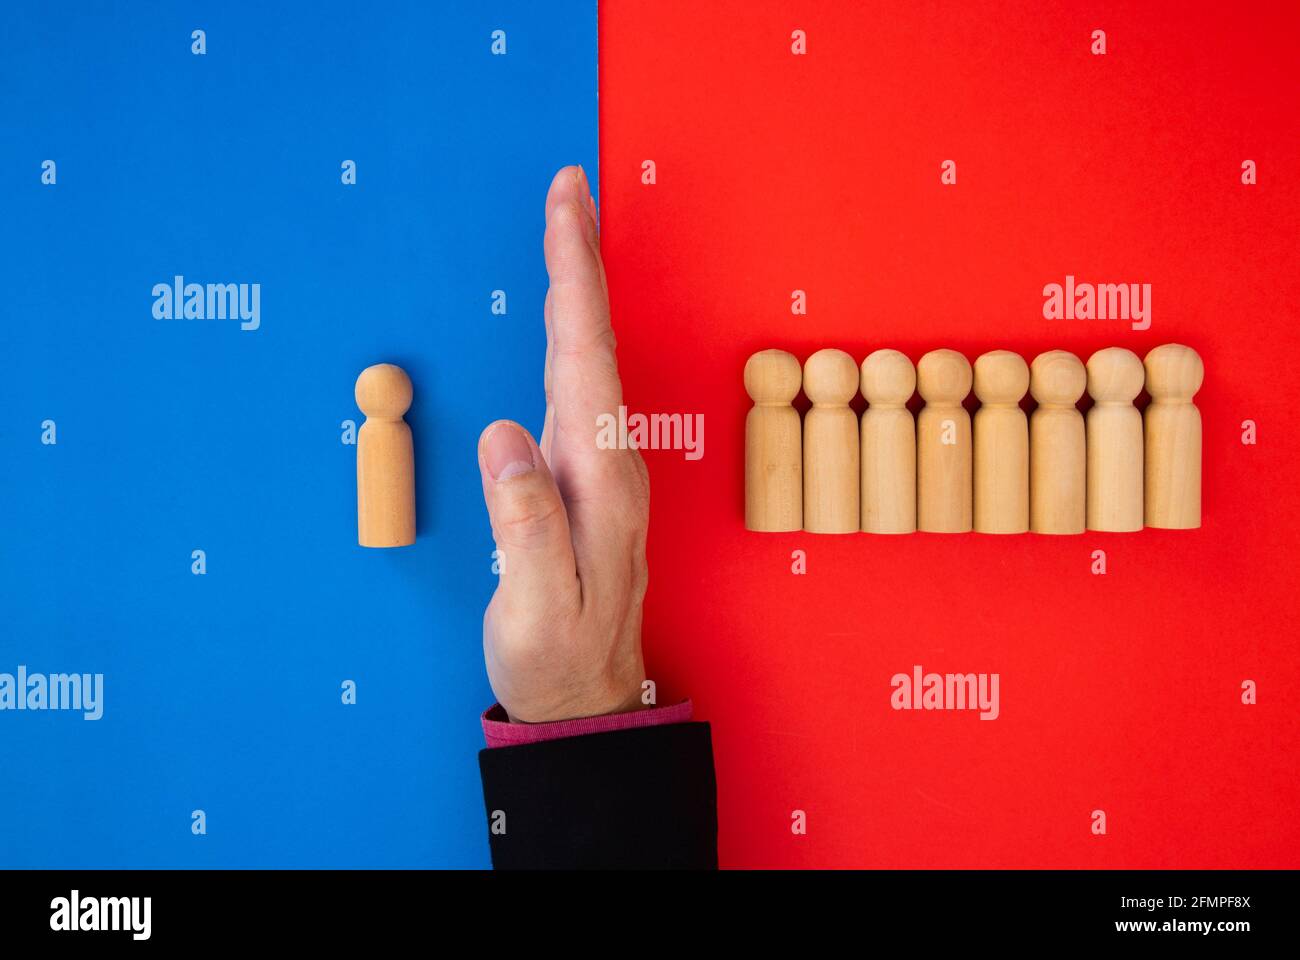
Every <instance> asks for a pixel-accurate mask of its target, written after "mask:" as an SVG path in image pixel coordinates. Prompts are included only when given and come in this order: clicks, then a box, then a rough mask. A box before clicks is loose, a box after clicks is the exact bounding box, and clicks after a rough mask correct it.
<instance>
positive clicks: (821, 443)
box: [803, 350, 860, 533]
mask: <svg viewBox="0 0 1300 960" xmlns="http://www.w3.org/2000/svg"><path fill="white" fill-rule="evenodd" d="M803 391H804V393H805V394H807V396H808V399H809V400H810V401H812V409H810V410H809V411H808V414H807V416H806V417H805V418H804V424H803V528H804V529H805V530H807V531H808V532H809V533H856V532H857V531H858V522H859V520H858V505H859V495H860V492H859V485H858V456H859V449H858V416H857V414H856V413H854V412H853V410H852V408H851V407H850V406H849V401H850V400H852V399H853V395H854V394H855V393H857V392H858V365H857V364H856V363H855V362H854V360H853V358H852V357H851V356H849V355H848V354H847V353H845V352H844V351H843V350H818V351H817V352H816V353H814V354H813V355H812V356H811V357H809V358H808V360H807V362H806V363H805V364H804V368H803Z"/></svg>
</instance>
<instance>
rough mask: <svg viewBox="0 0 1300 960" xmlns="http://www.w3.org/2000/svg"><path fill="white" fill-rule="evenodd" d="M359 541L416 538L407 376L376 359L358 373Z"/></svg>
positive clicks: (389, 543) (371, 543)
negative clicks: (362, 416) (362, 419)
mask: <svg viewBox="0 0 1300 960" xmlns="http://www.w3.org/2000/svg"><path fill="white" fill-rule="evenodd" d="M356 397H357V406H358V407H360V408H361V412H362V413H364V414H365V415H366V422H365V423H363V424H362V425H361V429H360V430H359V431H357V542H358V543H360V544H361V546H363V547H404V546H407V545H409V544H412V543H415V450H414V447H413V446H412V443H411V428H410V427H409V426H407V424H406V421H404V420H403V419H402V416H403V415H404V414H405V413H406V411H407V410H408V409H410V406H411V397H412V390H411V378H410V377H408V376H407V375H406V371H405V370H403V369H402V368H401V367H397V366H394V365H393V364H391V363H377V364H375V365H374V366H372V367H366V369H364V370H362V371H361V376H359V377H357V386H356Z"/></svg>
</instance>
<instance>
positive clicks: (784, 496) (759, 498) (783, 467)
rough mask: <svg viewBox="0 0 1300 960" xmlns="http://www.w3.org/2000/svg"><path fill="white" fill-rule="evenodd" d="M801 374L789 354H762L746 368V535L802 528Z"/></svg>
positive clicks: (749, 362)
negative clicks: (797, 406)
mask: <svg viewBox="0 0 1300 960" xmlns="http://www.w3.org/2000/svg"><path fill="white" fill-rule="evenodd" d="M802 380H803V371H802V369H801V368H800V366H799V361H798V360H797V359H796V358H795V356H794V355H793V354H790V353H786V352H785V351H784V350H761V351H759V352H758V353H756V354H754V355H753V356H752V357H750V358H749V360H748V361H747V362H746V363H745V390H746V391H747V392H748V393H749V396H750V399H751V400H753V401H754V406H753V407H751V408H750V410H749V413H748V414H746V415H745V529H746V530H759V531H763V532H769V533H771V532H779V531H786V530H800V529H802V528H803V447H802V443H801V439H802V436H801V425H800V422H799V411H798V410H796V409H795V408H794V407H793V406H791V401H792V400H794V398H795V396H796V395H797V394H798V393H799V385H800V383H801V382H802Z"/></svg>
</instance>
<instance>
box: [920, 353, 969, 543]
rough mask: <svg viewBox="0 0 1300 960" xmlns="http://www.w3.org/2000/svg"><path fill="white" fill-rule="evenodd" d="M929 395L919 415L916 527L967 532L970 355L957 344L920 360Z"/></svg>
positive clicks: (922, 380) (923, 387)
mask: <svg viewBox="0 0 1300 960" xmlns="http://www.w3.org/2000/svg"><path fill="white" fill-rule="evenodd" d="M916 388H917V390H919V391H920V393H921V396H922V397H923V398H924V399H925V406H924V407H922V408H921V412H920V415H919V416H918V417H917V419H916V490H917V494H916V498H917V510H916V520H917V528H918V529H920V530H925V531H928V532H930V533H968V532H969V531H970V528H971V515H972V512H973V497H972V490H971V423H970V414H969V413H967V412H966V408H965V407H963V406H962V401H963V400H965V399H966V395H967V394H968V393H970V388H971V367H970V361H968V360H967V359H966V358H965V357H964V356H962V355H961V354H960V353H958V352H956V351H955V350H932V351H930V352H929V353H927V354H926V355H925V356H923V357H922V358H921V360H920V362H919V363H918V364H917V365H916Z"/></svg>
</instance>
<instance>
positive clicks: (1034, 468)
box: [1029, 350, 1088, 533]
mask: <svg viewBox="0 0 1300 960" xmlns="http://www.w3.org/2000/svg"><path fill="white" fill-rule="evenodd" d="M1087 386H1088V371H1087V370H1085V369H1084V366H1083V362H1082V361H1081V360H1080V359H1079V358H1078V357H1076V356H1075V355H1074V354H1072V353H1068V352H1067V351H1065V350H1050V351H1048V352H1047V353H1040V354H1039V355H1038V356H1036V357H1034V362H1033V363H1032V364H1030V366H1029V392H1030V393H1031V394H1033V396H1034V399H1035V400H1036V401H1037V402H1038V408H1037V409H1036V410H1034V413H1033V415H1032V416H1031V417H1030V418H1029V529H1030V530H1032V531H1034V533H1083V531H1084V526H1085V524H1086V523H1087V488H1088V454H1087V440H1086V437H1085V434H1084V425H1083V414H1081V413H1080V412H1079V408H1078V407H1077V406H1076V404H1077V403H1078V402H1079V398H1080V397H1081V396H1083V391H1084V390H1085V389H1086V388H1087Z"/></svg>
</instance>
